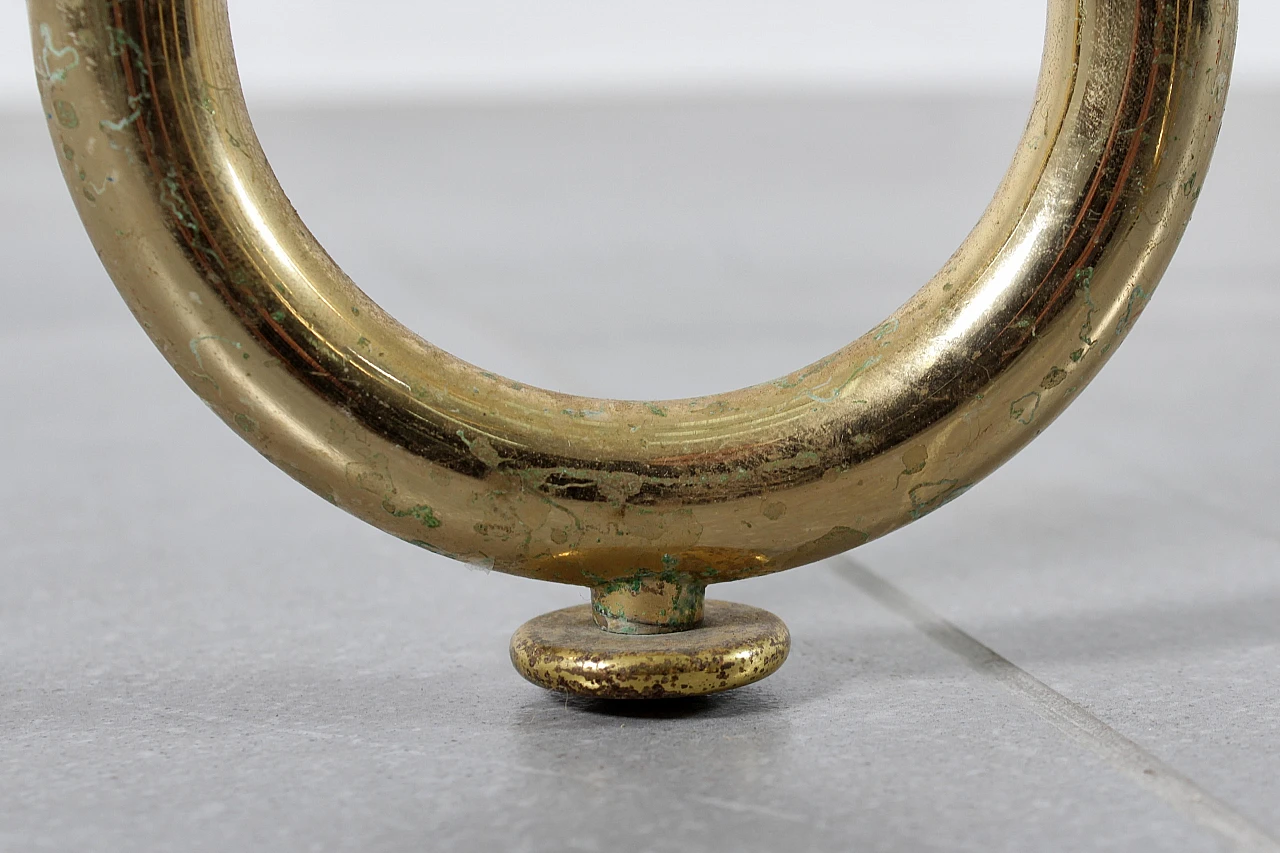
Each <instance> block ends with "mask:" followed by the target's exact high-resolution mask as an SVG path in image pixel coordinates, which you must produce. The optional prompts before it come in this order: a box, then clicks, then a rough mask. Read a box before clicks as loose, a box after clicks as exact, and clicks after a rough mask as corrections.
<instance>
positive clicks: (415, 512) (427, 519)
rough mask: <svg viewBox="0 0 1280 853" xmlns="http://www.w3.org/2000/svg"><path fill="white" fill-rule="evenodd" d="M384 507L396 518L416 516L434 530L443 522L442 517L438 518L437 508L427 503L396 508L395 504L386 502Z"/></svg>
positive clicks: (425, 525) (423, 524)
mask: <svg viewBox="0 0 1280 853" xmlns="http://www.w3.org/2000/svg"><path fill="white" fill-rule="evenodd" d="M382 508H383V509H385V510H386V511H387V512H389V513H390V514H391V515H394V516H395V517H396V518H416V519H417V520H418V521H420V522H421V523H422V526H423V527H428V528H431V529H432V530H434V529H435V528H437V527H439V526H440V525H441V524H442V523H443V522H441V521H440V519H438V518H436V513H435V510H433V509H432V508H431V507H429V506H427V505H426V504H419V505H418V506H413V507H409V508H408V509H396V508H395V507H394V506H392V505H390V504H388V503H384V504H383V505H382Z"/></svg>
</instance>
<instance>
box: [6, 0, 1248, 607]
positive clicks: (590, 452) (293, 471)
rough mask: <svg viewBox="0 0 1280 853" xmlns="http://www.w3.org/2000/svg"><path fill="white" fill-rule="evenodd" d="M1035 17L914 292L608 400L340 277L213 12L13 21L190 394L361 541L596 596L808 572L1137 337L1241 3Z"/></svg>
mask: <svg viewBox="0 0 1280 853" xmlns="http://www.w3.org/2000/svg"><path fill="white" fill-rule="evenodd" d="M1049 7H1050V14H1049V26H1048V35H1047V40H1046V47H1045V57H1044V64H1043V70H1042V72H1041V79H1040V84H1039V89H1038V94H1037V97H1036V101H1035V105H1034V108H1033V110H1032V114H1031V118H1030V121H1029V123H1028V125H1027V130H1026V133H1025V135H1024V137H1023V138H1022V140H1021V142H1020V143H1019V144H1018V147H1017V150H1016V152H1015V154H1014V159H1013V164H1012V166H1011V167H1010V169H1009V172H1008V174H1007V176H1006V178H1005V180H1004V182H1003V184H1002V185H1001V187H1000V189H999V191H998V193H997V194H996V197H995V199H994V201H992V203H991V205H990V207H989V208H988V210H987V211H986V213H985V214H984V215H983V217H982V219H981V220H980V221H979V223H978V224H977V226H976V227H975V229H974V230H973V232H972V234H971V235H970V236H969V238H968V239H967V240H966V241H965V243H964V244H963V245H962V246H961V247H960V249H959V250H958V251H957V252H956V254H955V255H954V256H953V257H952V258H951V259H950V260H949V261H948V262H947V263H946V265H945V266H944V267H943V269H942V271H941V272H939V273H938V275H937V276H936V277H935V278H934V279H933V280H932V281H930V282H929V283H927V284H926V285H925V286H924V288H923V289H922V290H921V291H920V292H919V293H918V294H916V295H915V296H914V297H913V298H912V299H910V300H909V301H908V302H907V303H906V304H905V305H904V306H903V307H902V308H901V309H900V310H899V311H897V312H896V313H895V314H894V315H893V316H891V317H890V318H888V319H887V320H886V321H885V322H884V323H882V324H880V325H878V326H876V327H875V328H874V329H872V330H871V331H870V332H868V333H867V334H866V335H864V336H863V337H861V338H859V339H858V340H856V341H854V342H853V343H852V344H850V345H849V346H847V347H846V348H844V349H842V350H840V351H839V352H836V353H834V354H832V355H831V356H829V357H827V358H824V359H822V360H821V361H819V362H817V363H815V364H812V365H810V366H808V367H805V368H803V369H801V370H798V371H796V372H794V373H791V374H788V375H786V376H784V377H782V378H780V379H777V380H774V381H772V382H767V383H765V384H762V385H757V386H754V387H751V388H745V389H742V390H738V391H732V392H728V393H724V394H720V395H716V396H710V397H701V398H696V399H688V400H668V401H619V400H597V399H587V398H581V397H573V396H569V395H566V394H561V393H556V392H553V391H546V390H542V389H539V388H532V387H529V386H526V385H523V384H521V383H520V382H517V381H514V380H510V379H505V378H503V377H500V376H496V375H494V374H492V373H489V372H486V371H483V370H481V369H479V368H476V367H473V366H471V365H469V364H466V363H464V362H462V361H460V360H458V359H456V358H454V357H452V356H450V355H448V354H447V353H444V352H442V351H441V350H439V349H437V348H435V347H433V346H431V345H430V344H429V343H427V342H426V341H424V340H422V339H421V338H419V337H417V336H416V335H414V334H413V333H412V332H410V331H409V330H408V329H405V328H404V327H403V326H401V325H400V324H398V323H397V322H396V321H395V320H394V319H393V318H392V317H390V316H388V315H387V314H386V313H385V312H383V311H382V310H381V309H380V308H379V307H378V306H377V305H375V304H374V303H373V302H372V301H371V300H370V299H369V298H368V297H367V296H365V295H364V293H363V292H361V291H360V290H359V289H358V288H357V287H356V286H355V285H354V284H353V283H352V282H351V281H350V280H349V279H348V278H347V277H346V276H345V275H344V274H343V273H342V271H341V270H340V269H339V268H338V267H337V266H336V265H335V264H334V262H333V261H332V260H331V259H330V258H329V257H328V255H327V254H326V253H325V251H324V249H323V248H322V247H321V246H320V245H319V244H318V243H317V242H316V241H315V239H314V238H313V237H312V235H311V234H310V233H309V232H308V231H307V229H306V227H305V226H304V225H303V224H302V222H301V220H300V219H299V218H298V216H297V214H296V213H295V212H294V210H293V208H292V207H291V205H290V204H289V202H288V199H287V198H286V197H285V194H284V191H283V190H282V189H281V188H280V186H279V185H278V183H277V182H276V180H275V177H274V175H273V174H272V172H271V169H270V166H269V165H268V163H267V160H266V157H265V155H264V154H263V152H262V150H261V148H260V146H259V144H258V140H257V138H256V136H255V135H254V132H253V128H252V126H251V124H250V121H249V116H248V113H247V111H246V109H245V105H244V102H243V100H242V96H241V92H240V86H239V81H238V79H237V76H236V67H235V61H234V58H233V55H232V49H231V38H230V31H229V27H228V23H227V17H226V16H227V9H226V5H225V2H224V0H29V3H28V8H29V11H30V16H31V23H32V35H33V46H34V50H35V59H36V68H37V73H38V76H39V78H40V90H41V94H42V96H43V99H44V104H45V111H46V114H47V117H48V121H49V128H50V132H51V133H52V136H53V141H54V144H55V148H56V150H57V153H58V158H59V162H60V163H61V165H62V169H63V172H64V175H65V177H66V180H67V183H68V185H69V186H70V187H71V190H72V195H73V198H74V199H75V203H76V205H77V207H78V209H79V212H80V215H81V217H82V219H83V221H84V224H85V227H86V228H87V230H88V232H89V235H90V237H91V238H92V240H93V243H94V245H95V246H96V247H97V250H98V253H99V255H100V257H101V258H102V262H103V264H104V265H105V266H106V268H107V270H108V271H109V273H110V274H111V277H112V278H113V279H114V281H115V283H116V285H117V286H118V287H119V289H120V292H121V293H122V294H123V296H124V298H125V300H126V301H127V303H128V304H129V307H130V308H131V309H132V311H133V312H134V315H135V316H136V317H137V319H138V321H139V322H140V323H141V324H142V326H143V328H144V329H145V330H146V331H147V334H148V335H150V337H151V339H152V341H153V342H154V343H155V344H156V346H157V347H158V348H159V349H160V350H161V352H162V353H163V354H164V356H165V357H166V358H167V359H168V360H169V361H170V363H171V364H172V365H173V366H174V368H175V369H176V370H177V371H178V372H179V374H180V375H181V376H182V377H183V378H184V379H185V380H186V382H187V383H188V384H189V385H190V387H191V388H192V389H193V390H194V391H195V392H196V393H197V394H199V395H200V396H201V397H202V398H203V399H204V400H205V401H206V402H207V403H208V404H209V406H210V407H211V408H212V409H213V410H214V411H215V412H216V413H217V414H218V415H219V416H220V417H221V418H222V419H223V420H224V421H225V422H226V423H227V424H228V425H229V426H230V427H231V428H232V429H234V430H236V431H237V432H238V433H239V434H240V435H241V436H242V437H243V438H244V439H245V440H246V441H248V442H249V443H250V444H252V445H253V446H254V447H255V448H256V449H257V450H258V451H259V452H260V453H262V454H263V455H264V456H266V457H267V458H268V459H269V460H271V461H272V462H273V463H274V464H276V465H277V466H278V467H279V468H281V469H282V470H284V471H285V472H287V473H288V474H290V475H291V476H293V477H295V478H296V479H297V480H299V481H300V482H302V483H303V484H304V485H306V486H307V487H308V488H310V489H312V490H313V491H315V492H316V493H317V494H319V495H321V496H322V497H324V498H325V499H327V500H329V501H332V502H333V503H335V504H337V505H338V506H340V507H342V508H343V509H346V510H348V511H349V512H351V513H353V514H355V515H357V516H359V517H360V518H363V519H364V520H366V521H368V522H369V523H371V524H374V525H376V526H378V527H380V528H382V529H384V530H386V531H387V532H389V533H391V534H393V535H395V536H398V537H400V538H401V539H404V540H406V541H409V542H412V543H414V544H416V545H419V546H421V547H423V548H426V549H428V550H431V551H434V552H438V553H442V554H447V555H449V556H452V557H456V558H457V559H460V560H465V561H468V562H471V563H476V564H480V565H483V566H487V567H492V568H495V569H497V570H499V571H503V572H510V573H513V574H520V575H525V576H528V577H533V578H541V579H543V580H549V581H557V582H562V583H572V584H581V585H586V586H591V587H594V588H597V600H601V596H604V595H605V592H603V591H604V590H605V589H606V587H607V586H608V585H609V584H612V583H617V582H635V581H646V580H652V579H655V578H675V579H677V580H678V582H679V583H680V584H683V585H685V586H687V587H689V588H694V587H698V586H700V585H705V584H709V583H716V582H722V581H730V580H735V579H738V578H745V577H750V576H753V575H760V574H765V573H767V572H775V571H780V570H783V569H788V568H792V567H795V566H800V565H803V564H805V563H809V562H813V561H815V560H819V559H822V558H824V557H828V556H831V555H833V554H837V553H839V552H841V551H845V550H848V549H850V548H853V547H856V546H858V545H861V544H863V543H865V542H867V541H870V540H871V539H875V538H876V537H879V536H882V535H884V534H885V533H888V532H890V531H892V530H894V529H896V528H898V527H901V526H902V525H904V524H907V523H909V522H911V521H913V520H915V519H918V518H921V517H923V516H925V515H927V514H929V513H930V512H933V511H934V510H936V509H938V508H939V507H941V506H943V505H945V504H946V503H948V502H950V501H952V500H954V499H956V498H958V497H960V496H961V495H963V494H964V493H965V492H966V491H967V490H969V489H970V488H972V487H973V486H974V484H976V483H977V482H978V481H979V480H981V479H982V478H983V477H985V476H986V475H987V474H989V473H990V472H991V471H992V470H994V469H995V468H996V467H997V466H999V465H1000V464H1002V463H1003V462H1004V461H1005V460H1007V459H1008V458H1009V457H1011V456H1012V455H1013V454H1014V453H1016V452H1017V451H1018V450H1019V449H1020V448H1021V447H1023V446H1024V445H1025V444H1026V443H1027V442H1029V441H1030V440H1031V439H1032V438H1034V437H1035V436H1036V435H1038V434H1039V433H1040V432H1042V431H1043V430H1044V429H1045V428H1046V427H1047V426H1048V425H1049V424H1050V423H1051V422H1052V421H1053V419H1054V418H1055V417H1056V416H1057V415H1058V414H1059V413H1060V412H1061V411H1062V410H1063V409H1064V408H1065V407H1066V406H1067V404H1068V403H1070V402H1071V401H1072V400H1073V399H1075V397H1076V396H1077V395H1078V394H1079V393H1080V392H1081V390H1082V389H1083V388H1084V387H1085V385H1087V384H1088V382H1089V381H1090V380H1091V379H1092V378H1093V376H1094V375H1095V374H1096V373H1097V372H1098V370H1099V369H1100V368H1101V367H1102V365H1103V364H1104V363H1105V362H1106V360H1107V358H1108V357H1109V356H1110V355H1111V354H1112V353H1113V352H1114V350H1115V348H1116V347H1117V346H1118V345H1119V344H1120V343H1121V342H1122V341H1123V340H1124V338H1125V336H1126V335H1127V333H1128V331H1129V330H1130V329H1131V328H1132V327H1133V324H1134V322H1135V321H1136V320H1137V319H1138V317H1139V316H1140V315H1141V313H1142V311H1143V309H1144V308H1145V307H1146V305H1147V302H1148V300H1149V299H1150V298H1151V295H1152V293H1153V291H1154V290H1155V287H1156V285H1157V283H1158V282H1159V280H1160V277H1161V275H1162V274H1163V272H1164V270H1165V268H1166V266H1167V264H1168V262H1169V260H1170V258H1171V257H1172V255H1173V252H1174V249H1175V247H1176V246H1177V244H1178V241H1179V239H1180V237H1181V235H1182V232H1183V229H1184V228H1185V226H1186V224H1187V221H1188V219H1189V217H1190V215H1191V212H1192V209H1193V207H1194V206H1195V202H1196V199H1197V198H1198V197H1199V194H1200V188H1201V185H1202V183H1203V181H1204V178H1205V175H1206V172H1207V170H1208V166H1209V159H1210V155H1211V154H1212V151H1213V146H1214V142H1215V140H1216V137H1217V134H1218V128H1219V125H1220V120H1221V116H1222V110H1223V106H1224V101H1225V98H1226V94H1227V84H1228V79H1229V74H1230V68H1231V60H1232V53H1233V49H1234V37H1235V27H1236V2H1235V0H1050V3H1049ZM868 130H869V131H871V130H873V129H870V128H869V129H868ZM940 144H941V142H940ZM857 165H858V166H859V167H861V168H867V169H874V168H878V164H877V163H874V162H867V163H861V164H857ZM744 177H749V176H744ZM903 227H910V225H909V223H904V224H903ZM850 239H856V235H852V234H851V235H850ZM672 310H679V306H673V308H672ZM572 322H573V320H572V317H570V316H566V318H565V323H566V325H567V326H571V325H572ZM606 597H607V596H606Z"/></svg>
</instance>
